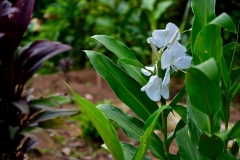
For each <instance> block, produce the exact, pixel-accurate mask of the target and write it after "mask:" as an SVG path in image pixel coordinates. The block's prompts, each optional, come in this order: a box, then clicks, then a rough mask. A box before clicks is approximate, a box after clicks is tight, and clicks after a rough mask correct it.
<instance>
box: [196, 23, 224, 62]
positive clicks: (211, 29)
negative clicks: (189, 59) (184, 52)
mask: <svg viewBox="0 0 240 160" xmlns="http://www.w3.org/2000/svg"><path fill="white" fill-rule="evenodd" d="M220 31H221V30H220V27H218V26H215V25H208V26H206V27H204V28H203V30H201V32H199V34H198V36H197V38H196V41H195V45H194V54H196V55H197V57H198V58H199V60H200V61H201V62H204V61H206V60H208V59H210V58H211V57H213V58H214V59H215V60H216V61H217V62H218V61H219V60H220V58H221V56H222V47H223V46H222V43H223V42H222V37H221V33H220ZM194 64H195V65H196V63H194Z"/></svg>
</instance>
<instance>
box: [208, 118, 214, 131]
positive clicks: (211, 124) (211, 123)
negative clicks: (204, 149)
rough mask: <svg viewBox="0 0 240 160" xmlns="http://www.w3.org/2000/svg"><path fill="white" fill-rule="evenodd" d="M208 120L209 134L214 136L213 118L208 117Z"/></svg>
mask: <svg viewBox="0 0 240 160" xmlns="http://www.w3.org/2000/svg"><path fill="white" fill-rule="evenodd" d="M208 119H209V122H210V123H209V124H208V127H209V134H210V135H212V134H213V116H210V115H208Z"/></svg>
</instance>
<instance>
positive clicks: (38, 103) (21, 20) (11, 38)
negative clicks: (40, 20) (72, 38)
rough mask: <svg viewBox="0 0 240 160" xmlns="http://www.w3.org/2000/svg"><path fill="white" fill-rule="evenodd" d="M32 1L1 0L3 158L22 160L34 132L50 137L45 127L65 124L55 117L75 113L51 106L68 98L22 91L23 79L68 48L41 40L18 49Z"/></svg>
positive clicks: (33, 140)
mask: <svg viewBox="0 0 240 160" xmlns="http://www.w3.org/2000/svg"><path fill="white" fill-rule="evenodd" d="M34 3H35V0H18V1H16V3H15V4H11V3H10V2H9V1H7V0H0V159H3V160H15V159H17V160H20V159H23V158H24V154H25V153H26V152H27V151H28V150H29V149H30V148H31V147H32V146H34V145H35V144H36V143H37V139H38V138H36V137H38V136H37V135H41V137H42V138H43V137H45V139H48V140H49V137H48V134H47V132H46V131H45V130H44V129H54V128H59V126H62V127H63V126H65V125H64V124H65V123H64V122H63V121H62V120H60V119H56V117H58V116H63V115H71V114H76V113H77V111H76V110H65V109H64V110H63V109H61V110H59V109H58V110H57V109H53V108H52V107H54V106H58V105H60V104H62V103H66V102H70V99H69V98H68V97H64V96H51V97H48V98H42V99H35V100H30V98H29V95H30V92H29V93H28V94H23V90H24V86H25V84H26V82H27V81H28V80H29V78H31V77H32V76H33V75H34V73H36V72H37V70H38V69H39V68H40V67H41V66H42V64H43V62H44V61H45V60H47V59H49V58H51V57H53V56H55V55H57V54H59V53H62V52H65V51H68V50H71V47H70V46H68V45H65V44H61V43H58V42H50V41H43V40H40V41H36V42H33V43H32V44H31V45H30V46H29V47H27V48H25V49H23V50H22V51H21V49H19V46H20V43H21V40H22V37H23V35H24V33H25V31H26V29H27V27H28V25H29V22H30V19H31V16H32V12H33V7H34ZM33 135H34V136H33ZM21 142H23V143H21ZM46 143H48V142H46Z"/></svg>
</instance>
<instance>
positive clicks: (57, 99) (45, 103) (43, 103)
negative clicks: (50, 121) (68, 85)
mask: <svg viewBox="0 0 240 160" xmlns="http://www.w3.org/2000/svg"><path fill="white" fill-rule="evenodd" d="M70 102H72V99H71V98H70V97H69V96H61V95H52V96H49V97H46V98H39V99H35V100H31V101H29V105H30V106H31V107H33V108H40V109H41V108H48V107H58V106H60V105H62V104H66V103H70Z"/></svg>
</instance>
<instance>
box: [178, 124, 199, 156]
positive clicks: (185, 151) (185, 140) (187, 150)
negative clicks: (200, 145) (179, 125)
mask: <svg viewBox="0 0 240 160" xmlns="http://www.w3.org/2000/svg"><path fill="white" fill-rule="evenodd" d="M176 142H177V146H178V148H179V150H180V158H181V159H183V160H188V159H189V160H190V159H191V160H193V159H194V160H202V159H203V158H202V157H201V155H200V154H199V152H198V150H197V148H196V146H195V145H194V144H193V143H192V141H191V140H190V137H189V134H188V127H184V128H183V129H181V130H179V131H178V132H177V133H176Z"/></svg>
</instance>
